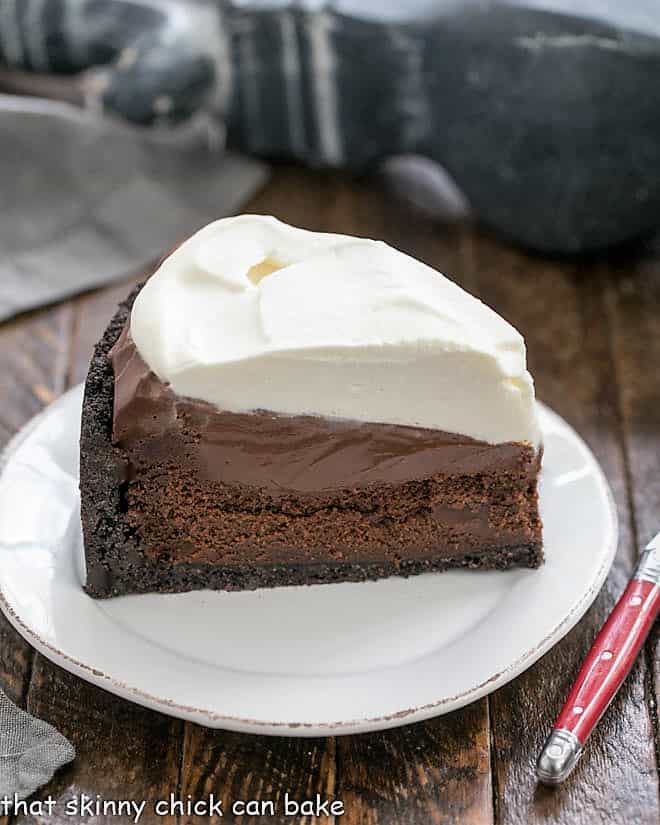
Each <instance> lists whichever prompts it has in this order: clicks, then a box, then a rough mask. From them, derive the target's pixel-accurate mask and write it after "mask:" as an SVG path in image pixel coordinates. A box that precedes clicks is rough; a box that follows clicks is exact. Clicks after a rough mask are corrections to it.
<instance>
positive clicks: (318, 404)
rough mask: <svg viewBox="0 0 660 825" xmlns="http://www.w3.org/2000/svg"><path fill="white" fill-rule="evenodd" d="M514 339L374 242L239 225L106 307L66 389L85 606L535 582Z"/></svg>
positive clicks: (524, 406)
mask: <svg viewBox="0 0 660 825" xmlns="http://www.w3.org/2000/svg"><path fill="white" fill-rule="evenodd" d="M541 456H542V447H541V443H540V436H539V427H538V421H537V414H536V407H535V400H534V385H533V381H532V378H531V376H530V374H529V372H528V371H527V370H526V364H525V346H524V341H523V339H522V337H521V336H520V334H519V333H518V332H517V331H516V330H515V329H513V327H511V326H510V325H509V324H508V323H507V322H506V321H504V320H503V319H502V318H500V317H499V316H498V315H497V314H496V313H495V312H493V311H492V310H491V309H489V308H488V307H486V306H484V305H483V304H482V303H481V302H479V301H478V300H477V299H475V298H473V297H472V296H470V295H469V294H467V293H466V292H464V291H463V290H462V289H460V288H459V287H458V286H457V285H456V284H454V283H452V282H451V281H450V280H449V279H447V278H445V277H444V276H443V275H441V274H440V273H438V272H436V271H435V270H433V269H431V268H429V267H428V266H425V265H424V264H422V263H420V262H419V261H416V260H414V259H413V258H411V257H409V256H407V255H404V254H403V253H401V252H399V251H397V250H395V249H393V248H391V247H389V246H387V245H386V244H384V243H381V242H378V241H371V240H366V239H362V238H352V237H347V236H343V235H330V234H323V233H313V232H308V231H305V230H302V229H298V228H295V227H291V226H287V225H286V224H283V223H280V222H279V221H277V220H275V219H274V218H270V217H263V216H256V215H243V216H240V217H237V218H227V219H223V220H220V221H217V222H215V223H212V224H210V225H209V226H207V227H205V228H204V229H202V230H201V231H200V232H198V233H197V234H195V235H194V236H193V237H192V238H190V239H189V240H188V241H186V242H185V243H183V244H182V245H181V246H180V247H178V248H177V249H176V250H175V251H174V252H173V253H172V254H171V255H170V256H169V257H168V258H167V259H165V261H164V262H163V263H162V264H161V265H160V266H159V267H158V269H157V270H156V272H155V273H154V274H153V275H152V276H151V278H149V280H148V281H147V282H146V283H145V284H144V285H143V286H142V287H141V288H138V289H136V290H135V291H134V292H133V293H132V294H131V295H130V296H129V297H128V299H127V300H126V301H125V302H124V303H123V304H122V305H121V306H120V307H119V309H118V311H117V314H116V315H115V317H114V318H113V319H112V321H111V322H110V325H109V326H108V328H107V329H106V331H105V333H104V335H103V337H102V339H101V341H100V342H99V343H98V345H97V347H96V349H95V352H94V356H93V358H92V362H91V364H90V369H89V374H88V376H87V381H86V386H85V397H84V403H83V415H82V432H81V454H80V490H81V499H82V524H83V533H84V544H85V557H86V564H87V582H86V589H87V591H88V592H89V593H90V594H91V595H92V596H96V597H107V596H115V595H119V594H124V593H136V592H149V591H162V592H177V591H185V590H192V589H201V588H211V589H221V590H246V589H254V588H259V587H275V586H281V585H294V584H322V583H329V582H341V581H362V580H367V579H377V578H382V577H385V576H392V575H401V576H409V575H412V574H416V573H424V572H430V571H442V570H447V569H450V568H469V569H478V568H481V569H506V568H510V567H514V566H524V567H537V566H538V565H539V564H541V562H542V560H543V549H542V531H541V520H540V517H539V510H538V496H537V477H538V473H539V468H540V464H541Z"/></svg>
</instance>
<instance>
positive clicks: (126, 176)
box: [0, 95, 267, 321]
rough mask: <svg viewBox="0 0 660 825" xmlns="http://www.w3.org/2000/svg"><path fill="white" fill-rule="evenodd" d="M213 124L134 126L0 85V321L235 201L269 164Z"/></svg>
mask: <svg viewBox="0 0 660 825" xmlns="http://www.w3.org/2000/svg"><path fill="white" fill-rule="evenodd" d="M223 139H224V135H223V131H222V125H221V124H220V123H219V122H217V121H215V120H213V119H212V118H211V116H210V115H206V114H201V115H200V116H199V117H198V118H196V119H193V120H192V121H191V122H189V123H187V124H186V125H184V126H181V127H177V128H169V129H160V130H159V129H158V128H152V129H141V128H137V127H131V126H126V125H124V124H121V123H118V122H115V121H113V120H110V119H108V118H103V117H100V116H98V115H96V114H95V113H93V112H87V111H83V110H81V109H78V108H76V107H74V106H70V105H68V104H64V103H55V102H52V101H46V100H40V99H38V98H22V97H14V96H10V95H0V181H1V184H0V216H1V218H0V321H2V320H4V319H6V318H9V317H10V316H12V315H15V314H16V313H19V312H23V311H24V310H27V309H30V308H33V307H36V306H39V305H42V304H46V303H51V302H53V301H57V300H61V299H62V298H65V297H67V296H70V295H73V294H75V293H77V292H81V291H83V290H86V289H90V288H92V287H96V286H100V285H101V284H104V283H107V282H109V281H112V280H113V279H117V278H120V277H125V276H126V275H127V274H130V273H131V272H132V271H137V270H138V269H139V268H143V267H144V266H146V265H147V264H148V263H149V262H150V261H152V260H154V259H155V258H157V257H158V256H159V255H161V254H162V253H164V252H166V251H167V250H168V249H170V248H171V247H172V246H174V245H176V244H177V243H178V242H180V241H181V240H183V239H184V238H185V237H186V236H187V235H189V234H190V233H192V232H193V231H194V230H195V229H198V228H199V227H200V226H203V225H204V224H205V223H208V222H209V221H210V220H213V219H214V218H219V217H222V216H224V215H228V214H232V213H234V212H236V211H237V210H239V209H240V208H241V207H242V206H243V204H244V203H245V202H246V201H247V200H248V199H249V198H250V196H251V195H253V194H254V193H255V191H256V190H257V189H258V188H259V187H260V186H261V185H262V184H263V183H264V182H265V180H266V177H267V167H266V166H265V165H264V164H263V163H260V162H259V161H256V160H251V159H248V158H245V157H242V156H239V155H236V154H232V153H225V152H224V151H223Z"/></svg>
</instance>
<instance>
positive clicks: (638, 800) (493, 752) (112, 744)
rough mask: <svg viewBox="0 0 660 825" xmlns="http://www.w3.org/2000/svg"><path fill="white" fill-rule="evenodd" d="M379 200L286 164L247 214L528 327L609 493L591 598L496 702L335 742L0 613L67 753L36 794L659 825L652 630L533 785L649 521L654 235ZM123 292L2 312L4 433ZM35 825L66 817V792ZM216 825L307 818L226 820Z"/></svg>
mask: <svg viewBox="0 0 660 825" xmlns="http://www.w3.org/2000/svg"><path fill="white" fill-rule="evenodd" d="M391 201H392V199H391V198H390V197H386V196H385V194H384V192H383V191H382V190H380V189H379V188H378V187H377V186H376V185H375V184H374V183H373V182H371V183H370V182H366V181H364V182H362V181H360V182H355V181H351V180H349V179H348V178H346V177H343V176H335V175H325V174H314V173H311V172H304V171H302V170H297V169H292V168H288V167H281V168H278V169H277V170H276V172H275V174H274V177H273V180H272V182H271V183H270V184H269V185H268V186H267V188H266V189H265V190H264V191H263V192H262V193H261V194H260V195H259V196H258V197H257V198H256V199H255V200H254V201H253V202H252V203H251V204H249V205H248V207H247V209H248V211H255V212H272V213H274V214H276V215H278V216H279V217H281V218H283V219H285V220H287V221H290V222H292V223H295V224H299V225H301V226H306V227H309V228H313V229H319V230H327V231H335V232H347V233H354V234H359V235H367V236H370V237H374V238H383V239H385V240H386V241H388V242H390V243H392V244H394V245H395V246H398V247H400V248H401V249H403V250H404V251H406V252H410V253H412V254H413V255H415V256H417V257H419V258H421V259H422V260H424V261H426V262H428V263H429V264H431V265H432V266H434V267H437V268H438V269H440V270H443V271H445V272H447V273H450V274H451V275H453V277H454V278H455V279H456V280H457V281H459V283H461V284H463V285H464V286H465V287H466V288H467V289H468V290H469V291H471V292H472V293H474V294H476V295H478V296H480V297H481V298H482V299H483V300H484V301H486V302H487V303H489V304H490V305H491V306H493V307H494V308H495V309H496V310H497V311H499V312H500V313H501V314H502V315H504V316H505V317H506V318H508V319H509V320H510V321H512V322H513V323H514V324H515V325H516V326H517V327H518V329H519V330H521V332H522V333H523V334H524V335H525V337H526V339H527V346H528V350H529V362H530V367H531V370H532V372H533V374H534V375H535V377H536V383H537V390H538V395H539V397H540V398H541V399H542V400H544V401H545V402H547V403H548V404H549V405H550V406H551V407H553V408H554V409H555V410H557V411H558V412H559V413H560V414H561V415H562V416H564V417H565V418H566V419H567V420H568V421H569V422H570V423H571V424H572V425H573V426H574V427H575V428H576V429H577V430H578V432H579V433H581V434H582V435H583V436H584V438H585V439H586V440H587V442H588V443H589V444H590V446H591V447H592V449H593V450H594V452H595V454H596V456H597V457H598V459H599V460H600V462H601V464H602V466H603V468H604V470H605V473H606V474H607V477H608V478H609V481H610V484H611V485H612V489H613V491H614V495H615V498H616V504H617V508H618V513H619V519H620V524H621V539H620V544H619V550H618V555H617V560H616V564H615V566H614V569H613V571H612V573H611V575H610V576H609V579H608V580H607V584H606V585H605V587H604V588H603V591H602V593H601V594H600V596H599V598H598V599H597V601H596V603H595V605H594V606H593V607H592V608H591V609H590V610H589V612H588V613H587V615H586V617H585V618H584V619H583V620H582V621H581V622H580V623H579V625H578V626H577V627H576V628H575V629H574V630H573V631H572V632H571V633H570V634H569V635H568V636H567V637H566V638H565V639H564V640H563V641H562V642H561V643H559V644H558V645H557V646H556V647H555V648H554V649H553V650H551V651H550V652H549V653H548V654H547V655H546V656H544V657H543V659H542V660H541V661H540V662H538V663H537V664H536V665H534V666H533V667H532V668H531V669H530V670H529V671H527V672H526V673H525V674H523V675H522V676H521V677H519V678H518V679H516V680H515V681H514V682H512V683H511V684H509V685H507V686H505V687H503V688H501V689H500V690H498V691H497V692H496V693H494V694H492V695H491V696H489V697H487V698H485V699H481V700H480V701H478V702H475V703H474V704H472V705H470V706H469V707H466V708H464V709H463V710H459V711H456V712H455V713H452V714H449V715H447V716H443V717H439V718H437V719H434V720H431V721H429V722H424V723H419V724H416V725H410V726H408V727H404V728H399V729H396V730H391V731H387V732H384V733H374V734H364V735H360V736H349V737H337V738H327V739H289V738H269V737H260V736H246V735H241V734H236V733H226V732H223V731H211V730H206V729H204V728H201V727H197V726H196V725H193V724H188V723H183V722H181V721H179V720H178V719H171V718H169V717H167V716H162V715H160V714H158V713H155V712H152V711H148V710H144V709H142V708H140V707H138V706H137V705H133V704H130V703H128V702H125V701H123V700H121V699H118V698H116V697H114V696H112V695H110V694H108V693H105V692H104V691H103V690H100V689H99V688H96V687H93V686H91V685H89V684H87V683H86V682H84V681H81V680H80V679H78V678H76V677H74V676H71V675H69V674H68V673H66V672H65V671H63V670H61V669H60V668H59V667H56V666H55V665H53V664H51V663H50V662H49V661H48V660H47V659H45V658H43V657H42V656H41V655H39V654H37V653H35V651H34V650H32V648H31V647H30V646H29V645H28V644H26V643H25V642H24V641H23V640H22V639H21V638H20V637H19V636H18V635H17V634H16V633H15V632H14V631H13V630H12V629H11V628H10V627H9V625H8V624H7V622H6V621H5V620H4V619H1V618H0V683H1V684H3V685H4V686H5V688H6V689H7V691H8V693H9V694H10V695H11V696H12V697H13V698H14V699H15V700H17V701H18V702H19V703H20V704H22V705H24V706H27V708H28V709H29V711H30V712H32V713H34V714H36V715H37V716H40V717H42V718H44V719H47V720H48V721H50V722H52V724H54V725H55V726H56V727H58V728H59V729H60V730H61V731H62V732H63V733H64V734H66V736H68V737H69V738H70V739H71V741H72V742H73V743H74V744H75V747H76V749H77V752H78V757H77V759H76V760H75V762H74V763H73V764H72V765H70V766H69V767H67V768H65V769H64V770H62V771H61V772H60V773H59V774H58V775H57V776H56V778H55V779H54V780H53V781H52V782H51V783H50V785H49V786H48V787H47V788H44V789H43V792H42V793H43V795H45V794H47V793H52V794H53V795H54V796H55V797H57V798H58V799H59V800H61V801H62V803H63V802H64V801H65V800H66V799H68V798H70V797H71V796H72V795H73V794H80V793H81V792H85V793H88V794H91V795H96V794H101V795H102V796H103V797H104V798H106V799H119V798H132V799H136V800H142V799H146V800H148V801H149V803H150V804H149V805H148V806H147V809H146V811H145V813H144V815H143V817H142V819H141V820H140V821H141V822H142V823H151V822H155V821H161V820H160V819H159V818H158V817H157V816H155V814H154V812H153V811H152V810H151V807H152V806H151V803H152V802H153V801H154V800H156V799H158V798H163V797H167V795H168V794H169V793H170V792H174V793H175V794H177V795H178V796H180V797H182V798H186V796H187V794H190V795H191V796H192V797H193V798H195V799H198V798H205V797H207V796H208V795H209V794H210V793H214V794H216V795H218V796H220V797H221V798H222V799H223V800H225V804H226V806H228V804H229V801H232V800H234V799H238V798H241V799H245V798H250V797H254V798H264V799H266V798H269V799H273V800H279V799H280V798H281V797H282V796H283V794H284V792H285V791H289V792H290V793H291V794H292V795H294V796H297V797H298V798H304V797H311V796H313V794H314V793H316V792H317V791H318V792H319V793H321V794H322V795H323V796H325V797H331V798H337V799H341V800H342V801H343V802H344V805H345V809H346V813H345V814H344V815H343V816H342V817H339V818H337V819H336V821H337V822H341V823H343V825H349V823H350V825H377V824H379V825H380V824H382V825H385V824H386V823H387V824H388V825H389V823H391V824H392V825H394V823H406V825H427V824H428V825H431V823H460V825H476V823H479V825H488V823H519V825H532V823H540V822H543V823H571V824H572V825H574V823H589V825H592V823H599V822H604V823H621V825H624V823H625V825H633V823H634V825H642V823H648V824H649V825H651V824H652V825H657V823H658V822H660V803H659V800H658V761H659V758H660V749H659V743H660V736H659V730H658V713H657V701H658V693H659V688H660V655H659V653H660V651H659V647H658V645H659V634H658V632H657V630H656V632H655V634H654V636H653V638H651V640H650V641H649V643H648V644H647V647H646V650H645V654H644V656H642V657H641V658H640V660H639V661H638V663H637V665H636V667H635V669H634V671H633V673H632V675H631V677H630V678H629V679H628V681H627V682H626V684H625V686H624V688H623V690H622V691H621V693H620V694H619V696H618V697H617V699H616V701H615V702H614V704H613V706H612V707H611V708H610V710H609V711H608V713H607V715H606V716H605V718H604V719H603V721H602V723H601V724H600V726H599V728H598V729H597V731H596V733H595V734H594V736H593V738H592V740H591V741H590V743H589V746H588V750H587V753H586V755H585V757H584V758H583V760H582V762H581V763H580V765H579V766H578V768H577V770H576V772H575V774H574V776H573V778H572V779H571V780H570V781H569V782H567V783H566V785H565V786H564V787H562V788H560V789H558V790H554V791H551V790H547V789H544V788H542V787H537V786H536V784H535V780H534V761H535V758H536V755H537V753H538V750H539V747H540V746H541V743H542V741H543V739H544V737H545V735H546V734H547V732H548V729H549V727H550V725H551V722H552V721H553V717H554V715H555V714H556V712H557V711H558V709H559V707H560V705H561V703H562V700H563V698H564V696H565V694H566V691H567V689H568V688H569V686H570V683H571V680H572V679H573V677H574V676H575V674H576V670H577V668H578V665H579V663H580V659H581V657H582V656H583V654H584V653H585V652H586V650H587V648H588V646H589V644H590V642H591V641H592V639H593V637H594V635H595V633H596V631H597V629H598V627H599V626H600V624H601V623H602V621H603V619H604V617H605V616H606V614H607V612H608V610H609V609H610V607H611V606H612V604H613V602H614V600H615V599H616V597H617V595H618V594H619V593H620V592H621V590H622V588H623V586H624V583H625V581H626V578H627V576H628V575H629V574H630V571H631V569H632V566H633V563H634V560H635V557H636V555H637V553H638V548H639V547H640V546H641V545H642V544H643V543H646V541H648V539H649V538H650V537H651V536H652V535H653V534H654V533H655V532H656V531H657V530H658V529H660V376H659V373H660V322H659V321H658V316H657V313H658V309H659V307H660V260H659V256H660V252H659V251H658V248H655V249H654V247H653V244H652V243H649V244H647V245H645V246H643V247H642V248H638V249H636V250H634V251H629V252H628V253H627V254H625V255H624V254H618V255H617V256H616V257H615V256H612V257H609V258H601V259H599V260H591V261H581V262H564V261H551V260H547V259H542V258H538V257H533V256H531V255H528V254H525V253H523V252H520V251H518V250H515V249H513V248H510V247H508V246H506V245H504V244H503V243H501V242H499V241H497V240H495V239H493V238H491V237H490V236H488V235H487V234H485V233H483V232H480V231H477V230H473V229H470V228H465V227H462V228H452V229H448V228H446V227H442V226H439V225H437V224H434V223H433V222H431V221H430V220H428V219H426V218H424V217H422V216H420V215H419V214H416V213H414V212H413V211H412V210H411V209H409V208H407V207H406V206H404V205H401V204H393V203H392V202H391ZM529 219H530V220H531V221H533V220H534V209H533V205H532V206H531V207H530V213H529ZM127 290H128V286H127V284H126V283H124V284H120V285H118V286H115V287H112V288H110V289H105V290H100V291H97V292H94V293H91V294H87V295H84V296H82V297H78V298H76V299H74V300H71V301H66V302H65V303H62V304H59V305H57V306H53V307H50V308H47V309H44V310H41V311H38V312H34V313H31V314H29V315H26V316H23V317H21V318H19V319H18V320H15V321H12V322H10V323H7V324H5V325H3V326H0V381H1V387H2V391H1V396H0V442H1V443H4V442H6V441H7V439H8V438H9V437H10V436H11V435H12V433H14V432H15V431H16V430H18V428H19V427H20V426H21V425H22V424H24V423H25V422H26V421H27V420H28V419H29V418H30V416H32V415H33V414H34V413H36V412H37V411H38V410H39V409H41V408H42V407H43V406H44V405H45V404H48V403H49V402H50V401H52V400H53V399H54V398H56V397H57V396H58V395H59V394H60V393H62V392H63V391H64V390H65V389H66V388H67V387H69V386H71V385H72V384H75V383H77V382H79V381H82V380H83V379H84V377H85V373H86V370H87V363H88V360H89V356H90V352H91V349H92V345H93V343H94V342H95V341H96V339H97V338H98V337H99V336H100V334H101V331H102V329H103V327H104V326H105V324H106V322H107V320H108V319H109V318H110V316H111V314H112V311H113V307H114V306H115V304H116V303H117V302H118V300H119V299H120V298H121V297H122V296H123V295H124V294H125V293H126V292H127ZM584 552H585V553H588V552H590V548H589V547H585V548H584ZM521 620H523V621H524V617H522V618H521ZM173 819H174V818H173V817H169V818H168V817H166V818H165V819H164V820H163V821H167V822H170V821H173ZM18 820H19V821H23V817H19V818H18ZM42 821H47V822H56V821H57V822H67V823H68V822H71V821H72V820H71V819H70V818H68V817H66V816H64V814H63V804H62V805H58V807H57V809H56V812H55V813H54V815H53V816H52V817H47V818H46V819H45V820H42ZM97 821H99V822H101V821H107V822H129V821H130V818H128V817H118V818H108V819H105V820H104V819H100V820H97ZM179 821H181V822H195V823H196V822H200V823H201V822H206V821H208V820H207V818H206V817H203V816H200V817H191V818H189V817H187V816H183V817H180V818H179ZM218 821H223V822H234V821H235V822H241V823H243V824H244V825H245V824H246V823H256V822H260V823H261V822H264V823H265V822H269V823H283V822H293V821H296V822H300V821H301V820H299V819H292V818H291V817H288V818H287V817H281V816H276V817H271V818H263V817H250V816H245V817H243V818H240V819H238V818H234V817H232V816H231V815H227V814H225V817H224V818H223V819H222V820H218ZM304 821H305V822H307V823H310V822H311V821H312V820H310V819H305V820H304ZM314 821H316V822H320V823H327V822H329V821H330V820H329V819H328V818H327V817H324V818H321V819H317V820H314Z"/></svg>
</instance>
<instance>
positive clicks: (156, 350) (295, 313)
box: [130, 215, 539, 445]
mask: <svg viewBox="0 0 660 825" xmlns="http://www.w3.org/2000/svg"><path fill="white" fill-rule="evenodd" d="M130 332H131V337H132V338H133V341H134V343H135V345H136V347H137V349H138V351H139V353H140V355H141V356H142V358H143V359H144V360H145V362H146V363H147V364H148V366H149V367H150V368H151V369H152V370H153V371H154V372H155V373H156V375H157V376H158V377H159V378H160V379H161V381H163V382H165V383H168V384H170V385H171V387H172V389H173V390H174V392H175V393H177V394H178V395H181V396H187V397H190V398H197V399H201V400H203V401H207V402H209V403H211V404H215V405H216V406H217V407H218V408H220V409H222V410H227V411H230V412H247V411H250V410H256V409H259V410H271V411H273V412H277V413H284V414H292V415H319V416H328V417H333V418H347V419H354V420H357V421H373V422H380V423H385V424H403V425H409V426H418V427H427V428H431V429H438V430H445V431H447V432H454V433H462V434H463V435H467V436H470V437H472V438H476V439H481V440H483V441H487V442H490V443H501V442H505V441H528V442H530V443H532V444H535V445H537V444H538V443H539V429H538V422H537V416H536V409H535V403H534V384H533V381H532V378H531V376H530V374H529V372H528V371H527V369H526V364H525V344H524V341H523V338H522V336H521V335H520V333H518V332H517V331H516V330H515V329H514V328H513V327H512V326H511V325H510V324H509V323H507V322H506V321H505V320H504V319H503V318H501V317H500V316H499V315H497V314H496V313H495V312H493V310H491V309H489V308H488V307H487V306H485V305H484V304H482V303H481V302H480V301H478V300H477V299H476V298H474V297H473V296H471V295H469V294H468V293H467V292H465V291H464V290H462V289H461V288H460V287H459V286H457V285H456V284H454V283H453V282H452V281H450V280H449V279H448V278H446V277H445V276H444V275H441V274H440V273H439V272H436V271H435V270H434V269H431V268H430V267H428V266H426V265H425V264H423V263H421V262H420V261H417V260H415V259H414V258H411V257H410V256H408V255H405V254H404V253H402V252H399V251H398V250H396V249H393V248H392V247H390V246H388V245H387V244H385V243H383V242H381V241H373V240H367V239H364V238H354V237H350V236H346V235H332V234H326V233H319V232H309V231H306V230H303V229H298V228H296V227H293V226H288V225H287V224H284V223H281V222H280V221H278V220H276V219H275V218H272V217H265V216H260V215H241V216H239V217H235V218H224V219H222V220H219V221H216V222H214V223H211V224H209V225H208V226H206V227H204V228H203V229H201V230H200V231H199V232H197V233H196V234H195V235H193V236H192V237H191V238H189V239H188V240H187V241H186V242H185V243H183V244H182V245H181V246H179V247H178V248H177V249H176V250H175V251H174V252H173V253H172V254H171V255H170V256H169V257H168V258H167V259H166V260H165V261H163V263H162V264H161V266H160V267H159V268H158V270H157V271H156V272H155V273H154V274H153V275H152V277H151V278H150V279H149V281H148V282H147V283H146V284H145V286H144V287H143V289H142V290H141V292H140V294H139V295H138V297H137V299H136V301H135V304H134V306H133V310H132V314H131V326H130Z"/></svg>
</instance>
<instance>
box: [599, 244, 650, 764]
mask: <svg viewBox="0 0 660 825" xmlns="http://www.w3.org/2000/svg"><path fill="white" fill-rule="evenodd" d="M607 274H608V276H609V277H608V282H607V292H606V295H607V308H608V314H609V319H610V323H611V326H612V329H613V334H614V360H615V365H616V377H617V384H618V388H619V393H620V404H621V420H622V426H623V432H624V443H625V447H626V456H627V460H628V473H629V477H630V483H631V498H632V507H633V514H634V523H635V527H636V533H637V546H638V549H640V550H641V549H642V548H643V547H644V545H645V544H646V543H647V542H648V541H649V540H650V539H651V538H652V537H653V536H654V535H655V534H656V533H657V532H658V530H660V378H659V371H660V320H659V319H658V314H657V311H658V307H659V306H660V264H659V263H658V249H657V241H656V248H651V249H650V250H645V254H644V255H643V256H642V257H641V258H640V260H639V261H638V263H637V266H635V267H634V268H632V267H630V266H626V265H625V264H624V263H622V262H612V263H611V264H610V266H609V268H608V273H607ZM646 651H647V662H648V667H649V670H650V677H651V681H652V684H650V685H649V698H650V699H651V701H650V707H651V711H652V714H653V716H654V722H655V741H656V757H657V763H658V764H660V725H659V723H658V703H659V702H660V626H658V625H657V624H656V627H655V630H654V631H653V632H652V633H651V636H650V638H649V641H648V644H647V647H646Z"/></svg>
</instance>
